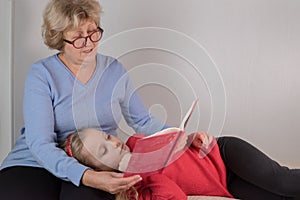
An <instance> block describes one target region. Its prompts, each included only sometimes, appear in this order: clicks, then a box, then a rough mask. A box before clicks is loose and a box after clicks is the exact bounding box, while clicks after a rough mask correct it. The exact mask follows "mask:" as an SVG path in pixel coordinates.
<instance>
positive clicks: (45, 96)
mask: <svg viewBox="0 0 300 200" xmlns="http://www.w3.org/2000/svg"><path fill="white" fill-rule="evenodd" d="M23 107H24V122H25V123H24V124H25V125H24V127H23V128H22V129H21V135H20V137H19V138H18V139H17V141H16V144H15V147H14V149H13V150H12V151H11V152H10V153H9V155H8V156H7V157H6V159H5V160H4V162H3V163H2V166H1V168H0V169H3V168H6V167H9V166H33V167H42V168H45V169H47V170H48V171H50V172H51V173H52V174H54V175H55V176H57V177H60V178H61V179H63V180H69V181H71V182H73V183H74V184H75V185H77V186H78V185H79V184H80V180H81V177H82V175H83V173H84V171H85V170H86V169H87V168H88V167H87V166H84V165H82V164H80V163H78V162H77V160H75V159H74V158H71V157H68V156H67V155H66V154H65V152H64V151H63V150H61V149H60V148H58V147H57V144H58V143H60V142H61V141H63V140H64V139H65V138H66V137H67V136H68V135H69V134H70V133H71V132H73V131H75V130H76V129H80V128H86V127H93V128H98V129H99V130H103V131H105V132H107V133H110V134H114V135H115V134H116V129H117V128H118V123H119V121H120V120H121V117H122V115H123V116H124V118H125V120H126V122H127V123H128V125H129V126H131V127H132V128H133V129H134V130H135V131H136V132H138V133H147V134H151V133H154V132H156V131H159V130H161V129H163V128H165V125H164V124H162V123H161V122H160V121H159V120H157V119H155V118H153V117H152V116H150V115H149V113H148V112H147V110H146V109H145V107H144V105H143V103H142V102H141V100H140V98H139V97H138V95H137V94H136V92H135V89H134V87H133V84H132V82H131V81H130V78H129V77H128V75H127V73H126V70H125V69H124V68H123V66H122V65H121V64H120V63H119V62H118V61H117V60H116V59H113V58H111V57H108V56H103V55H100V54H97V67H96V70H95V72H94V74H93V76H92V77H91V79H90V80H89V81H88V82H87V83H85V84H83V83H81V82H79V81H78V80H77V79H76V78H75V76H74V75H73V74H72V73H71V71H69V69H68V68H67V67H66V66H65V65H64V64H63V63H62V62H61V61H60V59H59V58H58V56H57V55H53V56H51V57H48V58H45V59H43V60H40V61H38V62H36V63H34V64H33V65H32V67H31V69H30V71H29V73H28V75H27V78H26V81H25V90H24V105H23Z"/></svg>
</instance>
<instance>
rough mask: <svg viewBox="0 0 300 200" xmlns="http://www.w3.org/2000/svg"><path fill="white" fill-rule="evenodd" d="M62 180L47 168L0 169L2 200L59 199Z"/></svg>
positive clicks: (0, 193) (0, 195) (0, 194)
mask: <svg viewBox="0 0 300 200" xmlns="http://www.w3.org/2000/svg"><path fill="white" fill-rule="evenodd" d="M60 186H61V180H60V179H58V178H56V177H55V176H53V175H52V174H50V173H49V172H48V171H47V170H45V169H42V168H35V167H10V168H6V169H3V170H1V171H0V198H1V199H2V200H12V199H22V200H41V199H43V200H44V199H45V200H53V199H58V197H59V193H60Z"/></svg>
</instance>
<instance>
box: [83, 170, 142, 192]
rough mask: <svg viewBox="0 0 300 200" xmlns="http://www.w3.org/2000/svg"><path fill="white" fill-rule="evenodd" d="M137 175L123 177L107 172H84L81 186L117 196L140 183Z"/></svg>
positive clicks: (119, 174)
mask: <svg viewBox="0 0 300 200" xmlns="http://www.w3.org/2000/svg"><path fill="white" fill-rule="evenodd" d="M141 180H142V178H141V177H140V176H139V175H134V176H130V177H126V178H124V177H123V174H122V173H117V172H109V171H93V170H90V169H88V170H86V171H85V172H84V174H83V176H82V180H81V181H82V184H83V185H86V186H90V187H93V188H96V189H99V190H104V191H106V192H109V193H111V194H117V193H119V192H122V191H124V190H128V189H129V188H130V187H132V186H133V185H135V184H136V183H137V182H139V181H141Z"/></svg>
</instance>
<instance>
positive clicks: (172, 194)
mask: <svg viewBox="0 0 300 200" xmlns="http://www.w3.org/2000/svg"><path fill="white" fill-rule="evenodd" d="M141 137H142V136H141V135H140V134H137V135H134V136H133V137H130V138H129V140H128V141H127V145H128V146H129V147H130V148H131V149H132V148H133V147H134V145H135V142H136V140H137V139H139V138H141ZM208 149H209V151H208V153H204V152H203V151H202V150H200V149H199V148H195V147H193V146H190V147H189V148H187V149H186V151H185V152H184V153H183V154H182V155H181V156H180V157H179V158H178V159H176V160H175V161H174V162H172V163H171V164H170V165H168V166H166V167H165V168H164V169H163V170H162V171H161V172H160V173H157V174H151V175H147V174H143V175H142V177H143V181H141V182H140V183H138V184H137V185H136V186H135V187H136V189H137V191H138V193H139V200H163V199H164V200H166V199H172V200H183V199H187V195H209V196H224V197H232V195H231V194H230V193H229V192H228V190H227V185H226V168H225V165H224V162H223V160H222V158H221V155H220V151H219V147H218V145H217V144H216V140H215V139H214V141H213V142H212V143H211V144H210V146H209V148H208Z"/></svg>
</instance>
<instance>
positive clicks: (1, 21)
mask: <svg viewBox="0 0 300 200" xmlns="http://www.w3.org/2000/svg"><path fill="white" fill-rule="evenodd" d="M11 7H12V6H11V1H8V0H7V1H0V27H1V29H2V30H1V31H0V94H1V98H0V110H1V111H0V162H1V161H2V159H3V158H4V157H5V156H6V154H7V153H8V152H9V150H10V148H11V146H12V98H11V97H12V95H11V88H12V87H11V77H12V76H11V59H10V55H11V32H10V29H11V24H10V21H11V14H12V12H11V11H12V10H11V9H10V8H11Z"/></svg>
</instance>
